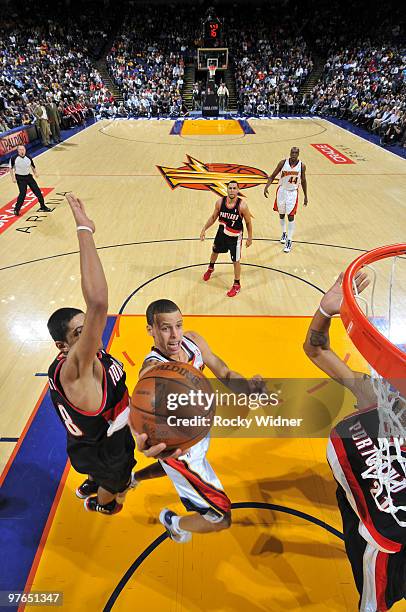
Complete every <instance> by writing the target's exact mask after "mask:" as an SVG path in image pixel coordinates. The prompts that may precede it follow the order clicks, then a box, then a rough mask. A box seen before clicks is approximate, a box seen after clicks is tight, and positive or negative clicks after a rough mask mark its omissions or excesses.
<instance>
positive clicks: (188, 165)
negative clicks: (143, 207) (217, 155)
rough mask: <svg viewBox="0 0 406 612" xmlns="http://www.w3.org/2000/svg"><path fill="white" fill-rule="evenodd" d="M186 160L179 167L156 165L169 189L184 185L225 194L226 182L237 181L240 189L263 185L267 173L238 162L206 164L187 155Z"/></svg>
mask: <svg viewBox="0 0 406 612" xmlns="http://www.w3.org/2000/svg"><path fill="white" fill-rule="evenodd" d="M186 157H187V161H186V162H185V165H184V166H181V167H180V168H168V167H167V166H157V168H158V170H159V171H160V172H161V174H162V176H163V177H164V178H165V180H166V181H167V183H168V184H169V185H170V187H171V189H176V188H177V187H184V188H185V189H198V190H200V191H213V192H214V193H218V194H219V195H221V196H226V195H227V183H229V182H230V181H238V184H239V185H240V188H241V189H248V188H249V187H256V186H257V185H265V183H266V182H267V180H268V175H267V174H266V172H264V171H263V170H259V168H253V167H252V166H241V165H240V164H208V163H203V162H201V161H199V160H198V159H196V158H194V157H191V156H190V155H187V156H186Z"/></svg>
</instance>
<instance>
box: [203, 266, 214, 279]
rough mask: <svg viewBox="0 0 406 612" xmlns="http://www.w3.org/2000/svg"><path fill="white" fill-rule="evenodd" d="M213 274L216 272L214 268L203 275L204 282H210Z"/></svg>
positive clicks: (208, 269)
mask: <svg viewBox="0 0 406 612" xmlns="http://www.w3.org/2000/svg"><path fill="white" fill-rule="evenodd" d="M213 272H214V268H207V270H206V272H205V273H204V274H203V280H204V281H208V280H210V276H211V275H212V274H213Z"/></svg>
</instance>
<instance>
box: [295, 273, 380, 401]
mask: <svg viewBox="0 0 406 612" xmlns="http://www.w3.org/2000/svg"><path fill="white" fill-rule="evenodd" d="M342 280H343V274H340V276H339V277H338V278H337V280H336V282H335V283H334V285H333V286H332V287H330V289H329V290H328V291H327V292H326V293H325V294H324V296H323V298H322V300H321V302H320V306H319V308H318V309H317V311H316V313H315V314H314V317H313V319H312V321H311V323H310V327H309V329H308V332H307V335H306V340H305V342H304V344H303V348H304V351H305V353H306V355H307V356H308V357H309V359H310V360H311V361H312V362H313V363H314V364H315V365H316V366H317V367H318V368H320V370H322V371H323V372H325V373H326V374H328V376H330V377H331V378H333V379H334V380H336V381H337V382H339V383H341V384H343V385H345V386H346V387H348V388H349V389H351V390H352V391H353V392H354V393H355V392H356V386H357V380H358V379H360V378H362V377H363V376H364V375H363V373H362V372H355V371H354V370H352V369H351V368H349V367H348V366H347V365H346V364H345V363H344V361H343V360H342V359H340V357H339V356H338V355H337V354H336V353H334V351H332V350H331V348H330V324H331V318H332V317H333V316H334V315H337V314H339V313H340V307H341V302H342V299H343V292H342V286H341V285H342ZM355 282H356V284H357V288H358V292H359V293H360V292H361V291H363V290H364V289H365V288H366V287H367V286H368V284H369V280H368V277H367V275H366V274H365V273H364V272H358V274H357V275H356V277H355Z"/></svg>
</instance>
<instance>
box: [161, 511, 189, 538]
mask: <svg viewBox="0 0 406 612" xmlns="http://www.w3.org/2000/svg"><path fill="white" fill-rule="evenodd" d="M174 516H177V514H175V512H172V510H168V508H164V509H163V510H161V512H160V514H159V520H160V522H161V523H162V525H163V526H164V527H165V529H166V531H167V533H168V536H169V537H170V538H171V540H173V541H174V542H177V543H178V544H186V542H189V541H190V540H191V539H192V534H191V533H190V531H185V530H184V529H181V528H180V527H179V532H178V531H175V529H174V526H173V525H172V520H173V517H174Z"/></svg>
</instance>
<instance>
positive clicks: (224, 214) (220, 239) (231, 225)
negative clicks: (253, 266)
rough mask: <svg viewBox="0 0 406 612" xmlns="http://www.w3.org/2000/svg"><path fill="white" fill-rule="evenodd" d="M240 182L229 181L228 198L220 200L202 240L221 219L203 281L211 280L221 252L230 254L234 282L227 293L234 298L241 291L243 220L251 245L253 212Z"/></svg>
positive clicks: (201, 234)
mask: <svg viewBox="0 0 406 612" xmlns="http://www.w3.org/2000/svg"><path fill="white" fill-rule="evenodd" d="M238 194H239V186H238V183H237V181H230V182H229V183H228V185H227V197H224V198H220V199H219V200H217V202H216V204H215V207H214V212H213V214H212V215H211V216H210V217H209V219H208V221H207V223H206V224H205V226H204V227H203V229H202V231H201V233H200V240H204V239H205V237H206V230H208V229H209V227H211V226H212V225H213V224H214V223H215V222H216V219H218V220H219V224H220V225H219V228H218V231H217V234H216V237H215V239H214V243H213V252H212V254H211V257H210V263H209V267H208V268H207V270H206V272H205V273H204V276H203V280H205V281H208V280H210V277H211V275H212V273H213V271H214V265H215V263H216V261H217V257H218V255H219V253H227V252H229V253H230V256H231V261H232V262H233V265H234V283H233V285H232V287H231V289H230V290H229V291H228V292H227V295H228V297H234V296H236V295H237V293H239V292H240V290H241V284H240V276H241V264H240V259H241V246H242V238H243V219H244V221H245V224H246V226H247V232H248V238H247V242H246V246H247V247H249V246H251V244H252V221H251V214H250V211H249V210H248V206H247V205H246V203H245V202H244V201H243V200H242V199H241V198H240V197H239V195H238Z"/></svg>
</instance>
